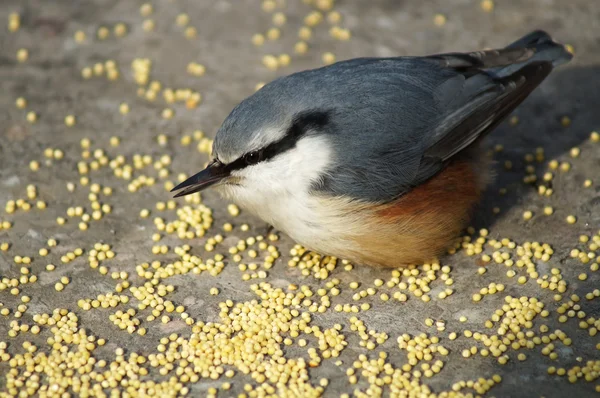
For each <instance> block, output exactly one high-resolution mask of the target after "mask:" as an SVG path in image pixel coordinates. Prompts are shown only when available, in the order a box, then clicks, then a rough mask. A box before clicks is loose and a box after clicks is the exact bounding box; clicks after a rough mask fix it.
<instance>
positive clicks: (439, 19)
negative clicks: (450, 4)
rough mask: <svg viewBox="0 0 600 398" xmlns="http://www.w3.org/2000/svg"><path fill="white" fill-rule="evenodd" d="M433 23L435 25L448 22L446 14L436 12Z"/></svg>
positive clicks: (442, 24)
mask: <svg viewBox="0 0 600 398" xmlns="http://www.w3.org/2000/svg"><path fill="white" fill-rule="evenodd" d="M433 24H434V25H435V26H444V25H445V24H446V16H445V15H443V14H435V16H434V17H433Z"/></svg>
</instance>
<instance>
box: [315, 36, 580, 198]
mask: <svg viewBox="0 0 600 398" xmlns="http://www.w3.org/2000/svg"><path fill="white" fill-rule="evenodd" d="M568 59H570V54H568V53H567V52H566V51H565V50H564V48H563V47H562V46H560V45H558V44H556V43H554V42H552V41H551V40H550V39H549V37H548V36H547V35H546V34H545V33H543V32H534V33H532V34H530V35H528V36H525V37H524V38H522V39H521V40H520V41H518V42H515V43H513V45H511V46H508V47H507V48H505V49H502V50H492V51H485V52H477V53H464V54H463V53H454V54H440V55H436V56H430V57H410V58H390V59H358V60H352V61H348V62H346V63H340V64H338V67H337V68H334V69H332V70H331V73H332V76H330V78H329V79H326V81H327V82H329V83H332V85H331V86H328V87H327V88H328V90H329V96H330V97H331V98H332V102H333V103H334V104H335V106H334V107H332V109H331V112H332V113H333V115H334V117H333V119H332V120H333V122H334V123H335V129H332V131H334V132H335V133H332V134H330V138H331V142H332V145H333V149H334V153H335V156H336V161H335V166H334V167H333V168H332V169H331V170H328V172H327V173H326V174H325V175H324V176H323V178H322V180H321V181H319V183H318V184H316V185H315V189H318V190H323V191H326V192H327V193H329V194H331V195H339V196H349V197H352V198H356V199H361V200H369V201H377V202H385V201H389V200H392V199H394V198H397V197H399V196H400V195H402V194H404V193H406V192H408V191H410V189H412V188H413V187H415V186H417V185H419V184H421V183H423V182H424V181H426V180H428V179H429V178H431V177H432V176H434V175H435V174H436V173H438V172H439V171H440V170H442V169H443V168H444V166H445V165H446V164H447V162H448V161H449V160H450V159H451V158H452V157H453V156H455V155H456V154H458V153H460V152H461V151H462V150H463V149H465V148H467V147H468V146H469V145H471V144H472V143H473V142H474V141H476V140H477V139H478V138H479V137H481V136H482V135H484V134H485V133H486V132H488V131H490V130H491V129H492V128H494V127H495V126H496V125H497V124H498V123H500V122H501V121H502V120H503V119H504V118H505V117H506V116H507V115H508V114H509V113H510V112H511V111H512V110H513V109H514V108H515V107H516V106H518V105H519V104H520V103H521V102H522V101H523V100H524V99H525V98H526V97H527V96H528V95H529V94H530V93H531V91H532V90H533V89H535V88H536V87H537V86H538V85H539V84H540V83H541V82H542V81H543V80H544V79H545V78H546V76H547V75H548V74H549V73H550V72H551V70H552V68H553V66H555V65H557V64H560V63H564V62H566V61H568ZM324 85H325V86H327V84H324ZM340 85H344V88H345V89H344V90H338V87H339V86H340ZM353 86H354V87H356V89H355V90H354V91H353V93H352V95H351V96H350V97H348V96H347V93H348V91H349V90H348V87H353ZM338 91H339V94H338ZM344 96H345V97H344ZM320 106H321V107H323V106H325V104H321V105H320Z"/></svg>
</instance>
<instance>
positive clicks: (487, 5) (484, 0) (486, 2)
mask: <svg viewBox="0 0 600 398" xmlns="http://www.w3.org/2000/svg"><path fill="white" fill-rule="evenodd" d="M480 5H481V9H482V10H483V11H485V12H492V11H493V10H494V2H493V1H492V0H481V3H480Z"/></svg>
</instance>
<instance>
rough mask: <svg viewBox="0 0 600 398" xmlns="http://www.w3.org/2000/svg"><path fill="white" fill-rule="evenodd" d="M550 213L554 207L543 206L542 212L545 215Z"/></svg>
mask: <svg viewBox="0 0 600 398" xmlns="http://www.w3.org/2000/svg"><path fill="white" fill-rule="evenodd" d="M552 213H554V209H553V208H552V206H546V207H544V214H545V215H547V216H551V215H552Z"/></svg>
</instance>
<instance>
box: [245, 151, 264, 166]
mask: <svg viewBox="0 0 600 398" xmlns="http://www.w3.org/2000/svg"><path fill="white" fill-rule="evenodd" d="M262 157H263V156H262V151H254V152H250V153H247V154H246V155H244V161H245V162H246V164H247V165H252V164H256V163H258V162H260V161H261V160H262Z"/></svg>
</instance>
